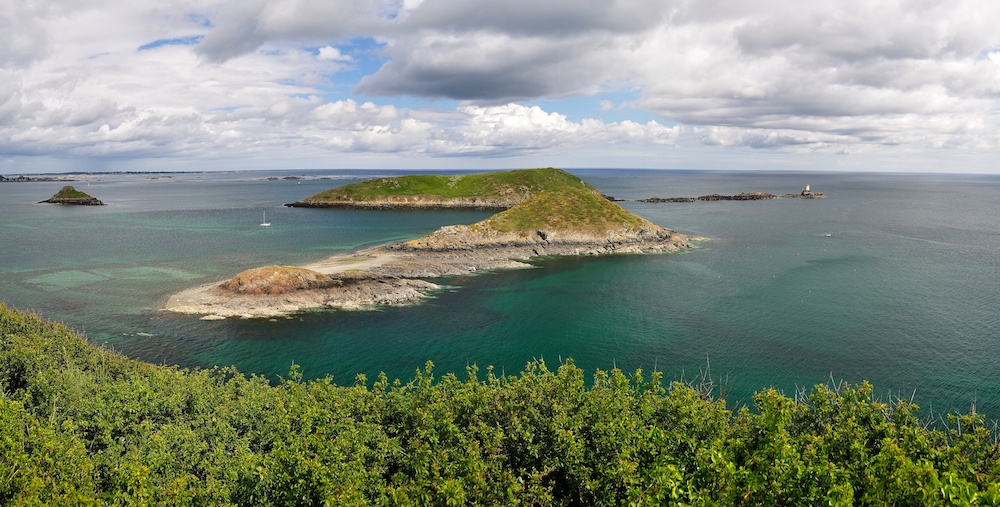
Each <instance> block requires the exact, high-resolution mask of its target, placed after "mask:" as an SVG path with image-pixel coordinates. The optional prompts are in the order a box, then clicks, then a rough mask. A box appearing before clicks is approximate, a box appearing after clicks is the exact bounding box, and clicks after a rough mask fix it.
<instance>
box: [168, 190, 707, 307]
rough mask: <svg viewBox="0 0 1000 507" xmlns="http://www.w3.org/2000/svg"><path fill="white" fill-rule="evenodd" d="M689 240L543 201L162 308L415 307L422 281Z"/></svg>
mask: <svg viewBox="0 0 1000 507" xmlns="http://www.w3.org/2000/svg"><path fill="white" fill-rule="evenodd" d="M699 239H703V238H689V237H687V236H685V235H683V234H680V233H677V232H674V231H671V230H669V229H665V228H663V227H660V226H658V225H656V224H653V223H651V222H649V221H648V220H645V219H643V218H641V217H639V216H637V215H635V214H633V213H631V212H629V211H628V210H626V209H624V208H622V207H621V206H619V205H618V204H615V203H613V202H611V201H609V200H608V199H606V198H605V197H604V196H603V195H601V193H600V192H597V191H596V190H594V189H592V187H589V185H588V186H587V187H581V188H563V189H561V190H556V191H547V192H541V193H539V194H536V195H534V196H532V197H530V198H528V199H526V200H524V201H522V202H521V203H519V204H517V205H515V206H513V207H511V208H510V209H507V210H506V211H503V212H500V213H497V214H496V215H493V216H492V217H490V218H487V219H486V220H483V221H481V222H477V223H475V224H471V225H451V226H445V227H442V228H440V229H438V230H437V231H435V232H433V233H431V234H427V235H425V236H423V237H421V238H417V239H414V240H410V241H404V242H399V243H391V244H386V245H381V246H377V247H373V248H369V249H366V250H361V251H358V252H355V253H353V254H350V255H346V256H337V257H330V258H328V259H326V260H323V261H321V262H318V263H315V264H311V265H307V266H303V267H290V266H286V267H281V266H269V267H265V268H256V269H253V270H248V271H244V272H243V273H240V274H238V275H236V276H235V277H233V278H231V279H230V280H226V281H223V282H219V283H214V284H210V285H205V286H202V287H196V288H193V289H189V290H187V291H184V292H181V293H179V294H175V295H174V296H172V297H171V298H170V299H169V301H168V302H167V304H166V306H165V309H166V310H169V311H173V312H178V313H187V314H197V315H203V317H202V318H205V319H220V318H227V317H244V318H254V317H276V316H279V315H287V314H290V313H295V312H299V311H303V310H308V309H317V308H341V309H360V308H370V307H376V306H391V305H405V304H413V303H415V302H418V301H420V300H421V299H422V298H424V297H426V296H427V295H428V293H430V292H432V291H434V290H435V289H438V288H439V285H437V284H434V283H432V282H429V281H427V280H424V279H426V278H437V277H443V276H455V275H463V274H468V273H473V272H478V271H484V270H495V269H515V268H525V267H530V265H529V264H527V261H531V260H533V259H540V258H545V257H554V256H568V255H573V256H579V255H609V254H639V253H659V252H677V251H681V250H685V249H689V248H693V246H694V245H693V244H692V243H691V242H692V241H695V240H699Z"/></svg>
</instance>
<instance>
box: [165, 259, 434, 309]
mask: <svg viewBox="0 0 1000 507" xmlns="http://www.w3.org/2000/svg"><path fill="white" fill-rule="evenodd" d="M271 268H273V267H269V268H258V269H260V270H263V273H248V272H244V273H241V274H240V275H237V276H236V277H233V278H232V279H230V280H227V281H225V282H222V283H216V284H210V285H205V286H201V287H195V288H193V289H188V290H186V291H183V292H180V293H177V294H175V295H173V296H171V297H170V299H169V300H168V301H167V303H166V305H165V306H164V309H165V310H168V311H172V312H176V313H184V314H193V315H203V317H202V319H206V320H214V319H223V318H230V317H239V318H271V317H278V316H283V315H289V314H292V313H297V312H301V311H306V310H312V309H319V308H338V309H343V310H357V309H362V308H366V307H372V306H401V305H407V304H412V303H414V302H417V301H419V300H420V299H422V298H424V297H426V296H427V293H428V292H430V291H433V290H435V289H438V288H439V286H438V285H436V284H433V283H431V282H427V281H424V280H410V279H405V278H399V277H394V276H387V275H381V274H378V273H371V272H364V271H348V272H344V273H341V274H337V275H334V276H328V275H324V274H322V273H315V272H313V273H315V274H303V275H302V276H299V275H298V274H292V275H288V274H287V273H281V274H278V275H277V276H272V275H270V274H267V273H266V272H267V271H270V270H271ZM287 269H288V268H282V269H281V271H285V270H287ZM295 269H296V270H301V271H309V270H306V269H303V268H295ZM248 271H256V270H248ZM317 275H319V276H317ZM289 278H291V281H289ZM241 289H242V290H241Z"/></svg>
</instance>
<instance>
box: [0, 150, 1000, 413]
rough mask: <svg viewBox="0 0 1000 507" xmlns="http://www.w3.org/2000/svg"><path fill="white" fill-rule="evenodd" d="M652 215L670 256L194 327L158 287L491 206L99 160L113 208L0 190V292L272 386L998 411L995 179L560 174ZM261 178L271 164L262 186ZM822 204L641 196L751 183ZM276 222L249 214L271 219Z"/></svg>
mask: <svg viewBox="0 0 1000 507" xmlns="http://www.w3.org/2000/svg"><path fill="white" fill-rule="evenodd" d="M571 172H573V173H574V174H576V175H578V176H580V177H582V178H584V179H585V180H587V181H588V182H590V183H591V184H593V185H594V186H596V187H597V188H598V189H600V190H601V191H603V192H604V193H605V194H608V195H612V196H614V197H616V198H618V199H625V200H626V201H623V202H621V205H623V206H624V207H626V208H628V209H629V210H631V211H633V212H635V213H637V214H639V215H641V216H642V217H645V218H647V219H649V220H651V221H652V222H654V223H656V224H659V225H661V226H663V227H667V228H670V229H674V230H676V231H679V232H682V233H684V234H688V235H692V236H702V237H704V238H707V239H705V240H704V241H701V242H700V243H699V244H698V248H696V249H693V250H690V251H686V252H683V253H673V254H651V255H621V256H607V257H586V258H552V259H544V260H539V261H537V262H533V263H532V265H531V267H530V268H527V269H517V270H504V271H493V272H483V273H477V274H474V275H469V276H458V277H451V278H446V279H443V280H437V281H438V282H439V283H443V285H444V288H443V289H441V290H439V291H437V292H434V293H432V294H431V297H429V298H428V299H426V300H425V301H424V302H422V303H420V304H416V305H412V306H407V307H395V308H378V309H372V310H364V311H345V310H327V311H311V312H306V313H302V314H298V315H293V316H290V317H288V318H279V319H255V320H250V319H227V320H220V321H203V320H199V319H198V317H197V316H188V315H176V314H172V313H167V312H164V311H162V310H161V309H160V308H161V306H162V305H163V304H164V302H165V301H166V299H167V298H168V297H169V296H170V294H172V293H174V292H177V291H180V290H182V289H186V288H188V287H191V286H195V285H199V284H204V283H208V282H213V281H219V280H224V279H226V278H229V277H231V276H233V275H235V274H236V273H238V272H240V271H242V270H244V269H248V268H251V267H258V266H264V265H271V264H279V265H301V264H305V263H310V262H314V261H318V260H321V259H324V258H326V257H328V256H331V255H343V254H347V253H350V252H352V251H354V250H358V249H362V248H366V247H370V246H375V245H379V244H382V243H387V242H393V241H401V240H406V239H411V238H416V237H419V236H421V235H423V234H426V233H429V232H431V231H433V230H435V229H437V228H438V227H441V226H444V225H450V224H459V223H460V224H469V223H474V222H476V221H479V220H482V219H484V218H486V217H487V216H489V214H490V213H489V212H483V211H366V210H342V209H308V208H288V207H285V206H283V205H284V204H285V203H288V202H293V201H296V200H299V199H302V198H304V197H307V196H309V195H312V194H314V193H317V192H319V191H322V190H325V189H328V188H331V187H335V186H339V185H343V184H347V183H352V182H355V181H359V180H362V179H367V178H372V177H378V176H394V175H400V174H408V173H407V172H403V171H389V170H385V171H372V170H369V171H361V170H357V171H348V170H322V171H318V170H310V171H246V172H208V173H174V174H96V175H89V176H77V177H76V178H75V179H76V181H74V182H72V183H70V184H72V185H74V186H76V187H77V188H78V189H80V190H84V191H86V192H87V193H89V194H91V195H93V196H94V197H97V198H98V199H101V200H102V201H104V202H106V203H107V204H108V205H107V206H99V207H89V206H60V205H46V204H37V203H38V201H41V200H43V199H47V198H48V197H50V196H51V195H52V194H54V193H55V192H56V191H57V190H58V189H59V188H60V187H61V186H62V185H64V184H65V183H61V182H32V183H0V300H2V301H3V302H4V303H5V304H6V305H8V306H10V307H14V308H18V309H21V310H28V311H33V312H36V313H38V314H40V315H42V316H43V317H45V318H47V319H49V320H53V321H57V322H61V323H63V324H66V325H67V326H70V327H72V328H73V329H75V330H77V331H78V332H80V333H81V334H82V335H84V336H85V337H86V339H87V340H88V341H89V342H91V343H93V344H95V345H97V346H102V347H106V348H109V349H113V350H116V351H119V352H121V353H123V354H125V355H126V356H128V357H132V358H135V359H139V360H143V361H148V362H151V363H155V364H166V365H178V366H180V367H182V368H208V367H212V366H215V365H220V366H229V365H234V366H235V367H236V368H238V369H239V370H240V371H242V372H244V373H248V374H258V375H262V376H265V377H267V378H269V379H271V380H272V381H279V380H280V379H281V378H282V377H284V376H287V374H288V371H289V368H290V367H291V365H292V364H296V365H299V366H300V368H301V371H302V372H303V373H304V374H305V376H306V377H307V378H318V377H325V376H332V377H333V381H334V382H335V383H337V384H339V385H352V384H353V383H354V382H355V381H356V378H357V376H358V375H359V374H364V375H365V376H367V379H368V381H369V382H371V380H372V379H374V378H375V377H376V376H377V375H378V374H379V373H380V372H384V373H385V374H386V375H388V376H389V378H390V379H395V378H398V379H401V380H402V381H403V382H407V381H408V380H410V379H412V378H413V376H414V372H415V371H416V370H417V369H422V368H423V367H424V365H425V363H426V362H427V361H431V362H433V363H434V372H435V375H438V376H440V375H444V374H446V373H449V372H454V373H455V374H456V375H458V376H459V377H460V378H464V377H465V375H466V373H465V372H466V368H467V367H468V366H471V365H476V366H478V367H479V369H480V372H483V371H485V369H486V368H487V367H488V366H492V367H493V371H494V372H495V373H496V374H506V375H515V374H517V373H519V372H520V371H522V370H523V369H524V367H525V365H526V364H527V363H528V362H529V361H533V360H544V361H545V363H546V365H547V367H548V368H550V369H555V368H557V367H558V366H559V365H560V364H562V363H563V362H566V361H569V360H570V359H572V361H574V362H575V364H576V365H577V366H579V367H581V368H583V369H584V370H585V371H586V372H587V375H588V376H590V375H592V374H593V373H594V372H595V371H596V370H597V369H602V370H610V369H612V368H619V369H622V370H623V371H624V372H626V373H627V374H630V375H631V374H633V373H634V372H635V371H636V370H637V369H642V370H643V372H644V375H645V376H646V378H648V375H649V373H650V372H652V371H660V372H662V374H663V377H664V379H665V380H666V381H674V380H678V381H687V382H692V381H700V380H702V379H705V378H708V379H711V381H712V382H713V384H714V385H715V394H716V396H721V397H723V398H724V399H726V401H727V403H728V404H729V405H730V406H732V407H738V406H742V405H752V403H753V401H752V396H753V394H754V393H755V392H758V391H760V390H762V389H764V388H768V387H773V388H776V389H779V390H781V391H782V392H784V393H785V394H787V395H789V396H791V395H794V394H795V393H796V392H799V391H801V390H809V389H811V388H812V387H813V386H815V385H817V384H830V383H834V384H839V383H841V382H848V383H851V384H855V383H860V382H863V381H869V382H871V383H872V384H873V385H874V392H875V394H876V396H877V397H879V398H881V399H883V400H889V399H895V398H903V399H907V400H911V399H912V400H913V402H915V403H917V404H918V405H920V406H921V409H922V410H923V411H925V413H929V414H931V416H932V417H933V414H944V413H948V412H961V413H965V412H969V411H970V410H976V411H977V412H979V413H982V414H985V415H986V416H987V417H988V418H990V419H991V420H995V419H997V418H1000V176H989V175H952V174H949V175H945V174H879V173H815V172H747V171H674V170H623V169H614V170H611V169H588V170H572V171H571ZM269 178H270V179H269ZM807 184H808V185H810V186H811V188H812V189H813V190H815V191H819V192H822V193H824V194H825V195H826V196H827V198H826V199H822V200H819V199H815V200H811V199H779V200H769V201H750V202H736V201H718V202H694V203H642V202H636V201H635V200H638V199H644V198H648V197H654V196H655V197H664V198H666V197H688V196H699V195H704V194H710V193H720V194H737V193H740V192H747V191H761V192H770V193H774V194H784V193H798V192H799V191H800V190H802V189H803V188H804V187H805V186H806V185H807ZM265 212H266V215H267V219H268V221H269V222H271V224H272V225H271V226H270V227H261V226H260V225H259V224H260V222H261V219H262V216H263V214H264V213H265Z"/></svg>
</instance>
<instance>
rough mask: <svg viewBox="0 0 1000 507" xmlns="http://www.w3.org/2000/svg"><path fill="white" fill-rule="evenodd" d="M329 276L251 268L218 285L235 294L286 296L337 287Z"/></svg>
mask: <svg viewBox="0 0 1000 507" xmlns="http://www.w3.org/2000/svg"><path fill="white" fill-rule="evenodd" d="M337 284H338V283H337V281H336V280H334V279H333V278H332V277H330V275H324V274H323V273H319V272H316V271H313V270H310V269H305V268H299V267H294V266H265V267H262V268H253V269H248V270H246V271H243V272H242V273H240V274H238V275H236V276H234V277H232V278H230V279H229V280H227V281H225V282H223V283H222V284H220V285H219V288H220V289H223V290H226V291H229V292H235V293H237V294H287V293H289V292H295V291H300V290H310V289H324V288H327V287H332V286H334V285H337Z"/></svg>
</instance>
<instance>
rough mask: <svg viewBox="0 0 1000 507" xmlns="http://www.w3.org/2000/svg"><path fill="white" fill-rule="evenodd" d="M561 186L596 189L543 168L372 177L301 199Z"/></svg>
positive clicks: (488, 194) (499, 194) (504, 192)
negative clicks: (448, 174)
mask: <svg viewBox="0 0 1000 507" xmlns="http://www.w3.org/2000/svg"><path fill="white" fill-rule="evenodd" d="M565 188H580V189H586V190H589V191H592V192H595V193H597V189H595V188H594V187H592V186H590V184H588V183H587V182H585V181H583V180H581V179H580V178H578V177H576V176H573V175H572V174H570V173H568V172H566V171H563V170H561V169H554V168H546V169H522V170H517V171H506V172H490V173H478V174H465V175H463V174H455V175H451V176H439V175H413V176H398V177H393V178H376V179H372V180H368V181H362V182H359V183H352V184H350V185H344V186H342V187H337V188H331V189H329V190H325V191H323V192H320V193H318V194H316V195H313V196H311V197H308V198H306V199H304V200H303V202H310V203H317V202H323V201H348V202H364V201H375V200H378V199H382V198H387V197H392V196H425V197H428V198H441V199H451V198H462V197H478V198H511V197H519V198H522V199H523V198H526V197H528V196H531V195H536V194H538V193H541V192H545V191H549V190H559V189H565Z"/></svg>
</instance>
